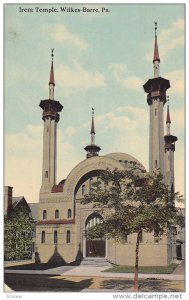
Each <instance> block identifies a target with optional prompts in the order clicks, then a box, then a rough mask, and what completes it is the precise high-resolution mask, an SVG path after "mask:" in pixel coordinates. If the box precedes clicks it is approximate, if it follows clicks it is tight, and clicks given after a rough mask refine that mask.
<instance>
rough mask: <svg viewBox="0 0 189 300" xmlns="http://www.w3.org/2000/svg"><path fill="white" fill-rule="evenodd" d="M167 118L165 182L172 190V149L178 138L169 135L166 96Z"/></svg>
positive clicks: (169, 127) (169, 124)
mask: <svg viewBox="0 0 189 300" xmlns="http://www.w3.org/2000/svg"><path fill="white" fill-rule="evenodd" d="M167 100H168V103H167V118H166V135H165V136H164V139H165V183H166V185H167V186H168V188H169V190H170V191H172V192H174V190H175V183H174V151H175V142H176V141H177V140H178V139H177V137H176V136H174V135H171V118H170V113H169V97H167Z"/></svg>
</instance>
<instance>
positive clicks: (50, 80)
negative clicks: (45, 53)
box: [49, 48, 55, 100]
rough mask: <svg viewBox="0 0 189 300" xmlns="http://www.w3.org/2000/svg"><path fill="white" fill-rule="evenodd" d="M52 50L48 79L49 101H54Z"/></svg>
mask: <svg viewBox="0 0 189 300" xmlns="http://www.w3.org/2000/svg"><path fill="white" fill-rule="evenodd" d="M53 52H54V48H52V49H51V57H52V61H51V70H50V78H49V99H50V100H54V86H55V81H54V67H53V58H54V54H53Z"/></svg>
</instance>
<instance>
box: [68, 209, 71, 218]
mask: <svg viewBox="0 0 189 300" xmlns="http://www.w3.org/2000/svg"><path fill="white" fill-rule="evenodd" d="M71 217H72V210H71V209H70V208H69V209H68V218H71Z"/></svg>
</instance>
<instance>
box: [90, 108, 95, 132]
mask: <svg viewBox="0 0 189 300" xmlns="http://www.w3.org/2000/svg"><path fill="white" fill-rule="evenodd" d="M94 110H95V109H94V108H93V107H92V123H91V134H92V133H93V134H95V129H94Z"/></svg>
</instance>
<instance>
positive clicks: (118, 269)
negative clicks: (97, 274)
mask: <svg viewBox="0 0 189 300" xmlns="http://www.w3.org/2000/svg"><path fill="white" fill-rule="evenodd" d="M177 266H178V264H170V265H169V266H167V267H164V266H151V267H139V273H143V274H171V273H172V272H173V271H174V270H175V268H176V267H177ZM103 272H113V273H134V267H133V266H118V265H117V266H113V267H112V268H109V269H106V270H104V271H103Z"/></svg>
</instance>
